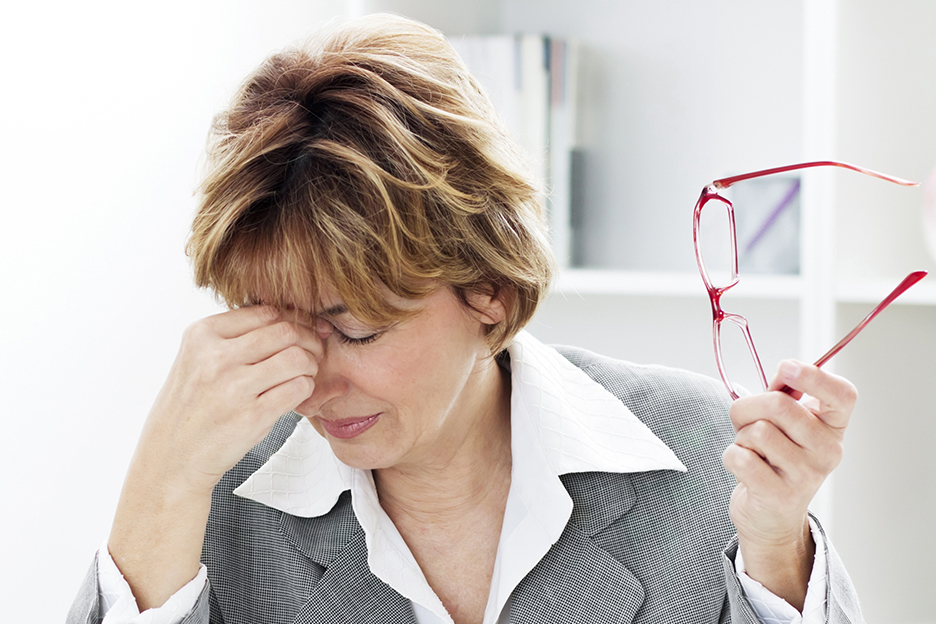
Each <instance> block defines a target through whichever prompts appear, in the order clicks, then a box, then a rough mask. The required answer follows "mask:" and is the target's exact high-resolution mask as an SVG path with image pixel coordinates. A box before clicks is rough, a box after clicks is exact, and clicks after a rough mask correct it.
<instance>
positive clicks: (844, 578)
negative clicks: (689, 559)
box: [722, 517, 864, 624]
mask: <svg viewBox="0 0 936 624" xmlns="http://www.w3.org/2000/svg"><path fill="white" fill-rule="evenodd" d="M813 520H815V518H814V517H813ZM816 526H817V528H818V529H819V531H820V533H821V534H822V538H823V543H824V549H825V558H826V572H825V582H826V583H825V584H826V614H825V621H826V622H827V623H828V624H864V618H863V617H862V615H861V609H860V607H859V606H858V594H857V592H855V588H854V586H853V585H852V582H851V579H850V578H849V577H848V572H846V571H845V565H844V564H843V563H842V560H841V559H840V558H839V556H838V553H836V552H835V549H834V548H833V547H832V544H831V543H830V542H829V537H828V536H827V535H826V534H825V531H824V530H823V528H822V525H820V524H819V522H818V521H816ZM737 553H738V538H737V536H736V537H734V538H732V540H731V542H730V543H729V544H728V547H727V548H725V551H724V553H723V556H722V564H723V567H724V571H725V583H726V585H727V587H728V611H729V614H730V616H729V618H728V619H727V620H725V619H723V622H724V623H727V622H733V623H734V624H741V623H743V624H755V623H758V622H760V620H759V619H758V617H757V614H756V613H755V611H754V608H753V607H752V606H751V603H750V602H749V601H748V599H747V597H746V596H745V595H744V591H743V590H742V588H741V583H740V581H739V580H738V576H737V574H736V573H735V565H734V561H735V557H736V556H737Z"/></svg>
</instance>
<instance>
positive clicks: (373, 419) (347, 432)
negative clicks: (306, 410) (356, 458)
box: [319, 413, 380, 440]
mask: <svg viewBox="0 0 936 624" xmlns="http://www.w3.org/2000/svg"><path fill="white" fill-rule="evenodd" d="M378 418H380V414H379V413H378V414H373V415H371V416H361V417H358V418H341V419H338V420H325V419H324V418H319V422H320V423H322V428H323V429H325V432H326V433H327V434H328V435H330V436H332V437H335V438H340V439H342V440H348V439H350V438H354V437H357V436H359V435H361V434H362V433H364V432H365V431H367V430H368V429H370V428H371V427H373V426H374V425H375V424H376V423H377V419H378Z"/></svg>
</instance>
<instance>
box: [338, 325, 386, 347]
mask: <svg viewBox="0 0 936 624" xmlns="http://www.w3.org/2000/svg"><path fill="white" fill-rule="evenodd" d="M334 333H335V334H337V335H338V340H340V341H341V342H343V343H344V344H351V345H366V344H370V343H372V342H374V341H375V340H377V339H378V338H380V335H381V334H382V333H383V332H376V333H374V334H371V335H370V336H363V337H361V338H352V337H351V336H348V335H347V334H345V333H343V332H342V331H341V330H339V329H338V328H335V331H334Z"/></svg>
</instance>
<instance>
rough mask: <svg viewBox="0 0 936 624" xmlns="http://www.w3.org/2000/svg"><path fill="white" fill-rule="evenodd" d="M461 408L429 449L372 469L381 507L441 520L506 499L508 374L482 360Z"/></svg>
mask: <svg viewBox="0 0 936 624" xmlns="http://www.w3.org/2000/svg"><path fill="white" fill-rule="evenodd" d="M475 375H477V377H476V379H475V380H474V383H472V384H471V386H472V387H471V388H470V392H468V395H469V396H472V397H475V399H476V400H474V401H467V403H468V405H466V406H465V407H464V408H463V409H460V410H458V413H455V414H451V415H450V416H449V418H448V420H449V422H451V426H450V427H447V428H446V432H445V435H444V439H440V440H439V441H438V444H436V445H435V446H434V448H433V450H432V452H431V454H430V455H428V456H425V457H422V458H420V461H419V462H411V463H406V464H401V465H397V466H393V467H390V468H383V469H379V470H375V471H374V481H375V483H376V485H377V492H378V495H379V497H380V504H381V507H383V508H384V510H385V511H386V512H387V514H388V515H389V516H390V517H391V519H393V520H394V522H396V523H399V521H404V522H405V521H409V522H418V523H420V524H423V523H428V524H440V523H447V522H449V521H457V520H459V519H464V518H465V517H466V516H468V515H470V514H471V512H476V511H477V510H480V509H486V508H488V507H489V506H491V505H493V506H495V507H501V512H502V511H503V510H502V507H503V505H504V504H505V503H506V497H507V491H508V490H509V488H510V469H511V454H510V376H509V374H508V373H506V372H504V371H502V370H501V369H500V367H499V366H498V365H497V363H496V362H494V360H493V359H490V358H489V359H486V360H484V362H483V363H482V365H481V366H479V370H478V371H477V372H476V373H475Z"/></svg>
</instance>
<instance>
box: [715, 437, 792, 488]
mask: <svg viewBox="0 0 936 624" xmlns="http://www.w3.org/2000/svg"><path fill="white" fill-rule="evenodd" d="M722 464H723V465H724V466H725V470H727V471H728V472H730V473H731V474H733V475H734V476H735V479H737V480H738V483H743V484H744V485H746V486H747V487H748V489H749V490H750V491H751V492H752V493H762V492H769V491H776V490H778V489H779V488H781V487H783V488H785V485H784V484H783V480H782V478H781V477H780V475H778V474H777V472H776V471H775V470H774V469H773V468H771V467H770V465H768V464H767V462H766V461H765V460H764V458H763V457H761V456H760V455H758V454H757V453H755V452H754V451H752V450H751V449H747V448H744V447H743V446H739V445H737V444H731V445H729V446H728V448H726V449H725V451H724V452H723V453H722Z"/></svg>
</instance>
